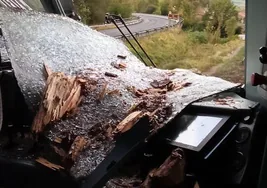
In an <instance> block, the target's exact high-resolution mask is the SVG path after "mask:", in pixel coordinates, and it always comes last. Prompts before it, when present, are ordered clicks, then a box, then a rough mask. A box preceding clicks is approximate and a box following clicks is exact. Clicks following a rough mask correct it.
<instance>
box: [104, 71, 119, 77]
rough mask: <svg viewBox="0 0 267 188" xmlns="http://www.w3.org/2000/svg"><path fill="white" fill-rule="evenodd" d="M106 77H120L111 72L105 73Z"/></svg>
mask: <svg viewBox="0 0 267 188" xmlns="http://www.w3.org/2000/svg"><path fill="white" fill-rule="evenodd" d="M105 76H108V77H113V78H116V77H118V75H117V74H114V73H111V72H105Z"/></svg>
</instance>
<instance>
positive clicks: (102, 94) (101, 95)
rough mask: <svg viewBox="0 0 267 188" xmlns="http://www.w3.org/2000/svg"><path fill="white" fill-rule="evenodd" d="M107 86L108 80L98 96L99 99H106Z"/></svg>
mask: <svg viewBox="0 0 267 188" xmlns="http://www.w3.org/2000/svg"><path fill="white" fill-rule="evenodd" d="M107 88H108V83H107V82H106V83H105V85H104V87H103V89H102V91H101V92H100V94H99V96H98V100H99V101H101V100H103V99H104V97H105V95H106V93H107Z"/></svg>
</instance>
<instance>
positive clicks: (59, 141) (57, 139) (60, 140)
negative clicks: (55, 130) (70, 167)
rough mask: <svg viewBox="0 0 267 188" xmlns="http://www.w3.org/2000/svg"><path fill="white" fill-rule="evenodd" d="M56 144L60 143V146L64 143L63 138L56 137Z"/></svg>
mask: <svg viewBox="0 0 267 188" xmlns="http://www.w3.org/2000/svg"><path fill="white" fill-rule="evenodd" d="M54 142H55V143H58V144H61V143H62V138H58V137H56V138H55V139H54Z"/></svg>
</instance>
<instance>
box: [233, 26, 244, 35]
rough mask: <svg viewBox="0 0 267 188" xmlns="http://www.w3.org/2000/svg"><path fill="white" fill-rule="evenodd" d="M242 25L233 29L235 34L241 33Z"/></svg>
mask: <svg viewBox="0 0 267 188" xmlns="http://www.w3.org/2000/svg"><path fill="white" fill-rule="evenodd" d="M243 30H244V29H243V27H242V26H237V28H236V29H235V34H236V35H240V34H242V33H243Z"/></svg>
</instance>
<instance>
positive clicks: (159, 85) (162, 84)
mask: <svg viewBox="0 0 267 188" xmlns="http://www.w3.org/2000/svg"><path fill="white" fill-rule="evenodd" d="M171 82H172V81H171V80H170V79H168V78H166V79H164V80H160V81H157V80H154V81H153V82H151V83H150V85H151V86H152V87H154V88H161V89H163V88H164V87H166V86H167V85H168V84H170V83H171Z"/></svg>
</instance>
